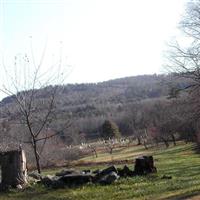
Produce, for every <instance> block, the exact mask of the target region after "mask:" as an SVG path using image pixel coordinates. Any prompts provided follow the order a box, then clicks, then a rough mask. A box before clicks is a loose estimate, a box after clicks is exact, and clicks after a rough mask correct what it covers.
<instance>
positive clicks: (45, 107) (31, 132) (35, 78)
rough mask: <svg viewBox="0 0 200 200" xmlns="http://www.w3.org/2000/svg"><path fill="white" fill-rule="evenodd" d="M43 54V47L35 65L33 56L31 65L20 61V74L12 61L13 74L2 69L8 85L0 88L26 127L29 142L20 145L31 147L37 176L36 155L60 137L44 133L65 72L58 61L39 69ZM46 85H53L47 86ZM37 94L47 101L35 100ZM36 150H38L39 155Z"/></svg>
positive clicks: (24, 59)
mask: <svg viewBox="0 0 200 200" xmlns="http://www.w3.org/2000/svg"><path fill="white" fill-rule="evenodd" d="M45 50H46V47H45V48H44V51H43V53H42V56H41V59H40V62H39V64H38V65H37V64H36V62H35V59H34V56H33V55H32V62H31V61H30V59H29V58H28V56H27V55H25V56H24V57H23V58H22V60H23V61H24V66H25V67H24V69H23V71H22V70H21V68H22V66H21V63H20V66H18V64H17V60H18V58H17V57H15V61H14V70H13V71H8V70H7V68H6V66H4V69H5V76H6V77H7V79H8V83H7V84H4V85H3V87H2V88H1V89H0V90H1V91H2V92H3V93H4V94H6V95H8V96H10V95H12V96H13V98H14V99H15V105H16V109H17V110H18V113H20V116H19V117H18V120H19V122H20V123H21V125H22V126H24V127H26V130H27V135H28V136H29V138H30V140H27V141H22V142H25V143H28V144H30V145H31V146H32V148H33V153H34V155H35V162H36V167H37V170H38V172H39V173H41V166H40V154H41V153H42V149H43V147H44V145H45V143H46V140H48V139H50V138H52V137H54V136H56V135H58V134H59V133H60V132H55V133H53V134H48V129H49V127H50V124H51V123H52V121H53V120H54V119H55V118H56V117H55V108H56V107H55V106H56V97H57V95H58V93H59V92H60V89H61V86H60V87H59V86H58V85H57V84H61V83H62V82H63V80H64V79H65V78H66V77H65V75H66V72H65V71H64V70H63V69H62V60H61V58H59V62H58V65H56V66H53V67H52V66H51V67H50V68H47V69H43V68H42V64H43V60H44V55H45ZM27 68H28V69H27ZM50 84H56V85H55V86H49V85H50ZM39 89H40V90H39ZM41 92H43V94H44V95H46V96H48V99H45V100H43V99H41V98H40V97H39V94H40V93H41ZM39 146H42V148H41V149H40V151H39Z"/></svg>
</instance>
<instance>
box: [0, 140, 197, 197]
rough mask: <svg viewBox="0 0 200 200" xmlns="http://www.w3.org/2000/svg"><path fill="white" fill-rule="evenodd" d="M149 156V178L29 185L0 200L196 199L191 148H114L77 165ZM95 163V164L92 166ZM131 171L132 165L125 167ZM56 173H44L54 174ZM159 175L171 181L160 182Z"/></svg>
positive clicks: (179, 146)
mask: <svg viewBox="0 0 200 200" xmlns="http://www.w3.org/2000/svg"><path fill="white" fill-rule="evenodd" d="M141 154H151V155H153V156H154V158H155V165H156V167H157V170H158V173H157V174H154V175H149V176H142V177H139V176H137V177H133V178H127V179H125V178H124V179H120V180H119V181H117V182H115V183H114V184H112V185H109V186H101V185H86V186H82V187H78V188H66V189H58V190H53V189H47V188H45V187H43V186H41V185H34V186H30V187H29V188H27V189H26V190H24V191H20V192H19V191H17V190H12V191H10V192H8V193H2V194H0V200H14V199H20V200H24V199H30V200H36V199H41V200H53V199H55V200H64V199H65V200H104V199H105V200H121V199H123V200H132V199H140V200H143V199H149V200H154V199H155V200H156V199H200V196H198V195H200V154H197V153H196V151H195V145H193V144H183V143H178V145H177V146H175V147H170V148H168V149H165V148H164V147H160V148H152V149H149V150H145V149H144V148H143V147H141V146H135V147H130V148H119V149H116V150H115V152H114V154H113V155H112V156H110V155H109V154H108V153H100V154H99V156H98V158H93V156H88V157H85V158H82V159H81V160H79V163H87V162H90V163H91V162H93V163H94V165H93V167H90V168H104V167H105V165H98V164H99V163H101V162H104V161H107V162H109V161H111V162H113V161H116V160H125V161H127V163H130V160H133V158H134V157H137V156H138V155H141ZM95 164H96V165H95ZM129 167H130V168H132V169H133V164H129ZM55 171H56V170H51V171H49V170H48V171H46V172H45V173H54V172H55ZM163 175H167V176H171V177H172V179H163V178H162V177H163Z"/></svg>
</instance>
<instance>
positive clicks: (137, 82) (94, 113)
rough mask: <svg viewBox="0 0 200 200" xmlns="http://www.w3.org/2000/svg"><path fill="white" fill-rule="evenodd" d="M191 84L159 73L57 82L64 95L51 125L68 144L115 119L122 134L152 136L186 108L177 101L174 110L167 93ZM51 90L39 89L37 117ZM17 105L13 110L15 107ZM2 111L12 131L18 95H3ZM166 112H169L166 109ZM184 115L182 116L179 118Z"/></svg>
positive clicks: (94, 136) (94, 133)
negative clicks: (91, 81)
mask: <svg viewBox="0 0 200 200" xmlns="http://www.w3.org/2000/svg"><path fill="white" fill-rule="evenodd" d="M188 85H189V83H188V81H187V80H186V79H183V78H182V79H177V78H176V77H175V75H173V74H171V75H156V74H155V75H143V76H136V77H128V78H121V79H116V80H111V81H107V82H103V83H97V84H74V85H73V84H70V85H64V86H58V87H59V90H58V91H59V93H58V94H57V97H56V104H55V107H54V111H55V112H54V115H55V118H56V120H55V122H53V123H52V124H51V126H50V127H49V129H52V130H53V131H60V132H62V134H60V138H61V140H63V142H66V143H68V144H69V143H74V142H75V143H77V142H78V141H77V138H80V137H79V134H80V133H81V134H82V135H84V137H85V139H86V140H90V139H97V138H99V137H100V132H101V126H102V124H103V122H104V121H105V120H107V119H111V120H113V121H114V122H116V124H117V125H118V127H119V130H120V132H121V135H122V136H130V135H141V136H142V137H144V132H145V134H147V128H149V127H158V125H159V129H161V127H160V126H161V124H163V123H164V121H165V122H168V123H170V122H169V119H170V118H171V119H172V118H174V117H175V115H174V114H172V110H176V109H179V110H182V109H181V108H178V107H177V105H182V104H183V103H182V102H179V103H178V101H181V100H176V101H177V103H176V109H175V108H174V106H175V105H174V103H172V102H174V99H173V100H169V99H168V97H169V95H171V97H172V98H174V97H175V99H176V98H177V97H176V95H177V94H176V90H175V88H176V89H177V88H179V89H183V88H185V87H187V86H188ZM52 88H53V86H49V87H46V88H43V89H40V90H39V91H38V92H37V98H38V104H37V106H36V107H35V110H34V112H35V115H38V116H39V115H42V113H43V112H44V111H45V109H46V108H45V101H47V99H48V93H49V91H50V90H52ZM24 92H28V91H24ZM41 102H42V103H41ZM8 107H9V109H7V108H8ZM12 107H13V109H10V108H12ZM0 109H1V116H0V117H1V121H5V120H6V121H9V122H10V124H11V125H10V129H9V130H10V134H11V135H13V133H14V132H15V131H14V130H16V127H17V125H16V124H15V121H16V120H19V118H20V111H19V109H18V108H16V107H15V102H14V98H13V97H12V96H11V97H7V98H5V99H3V100H2V101H1V103H0ZM11 110H12V111H11ZM167 111H168V112H169V113H165V112H167ZM170 112H171V113H170ZM176 115H178V114H176ZM176 117H177V116H176ZM181 117H182V114H180V117H177V118H181ZM154 118H155V119H154ZM160 120H161V121H162V122H161V121H160ZM166 120H167V121H166ZM176 120H178V119H176ZM172 121H173V120H172ZM68 122H70V127H69V128H67V129H66V128H65V124H66V123H68ZM14 127H15V128H14ZM12 132H13V133H12ZM72 138H73V139H72ZM138 138H139V137H138ZM162 138H164V136H163V137H162Z"/></svg>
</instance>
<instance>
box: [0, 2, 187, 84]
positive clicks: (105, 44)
mask: <svg viewBox="0 0 200 200" xmlns="http://www.w3.org/2000/svg"><path fill="white" fill-rule="evenodd" d="M184 9H185V0H0V59H1V60H0V72H1V70H2V66H6V67H7V66H8V67H10V69H12V67H13V63H14V61H13V59H14V56H15V55H21V54H26V53H27V54H28V52H32V54H33V55H34V58H35V60H36V61H35V62H36V63H39V61H40V58H41V55H42V54H43V52H45V58H44V59H45V60H47V61H46V62H44V64H43V65H44V66H43V67H44V68H45V67H47V66H46V65H51V62H55V60H56V59H58V58H59V57H61V55H62V64H63V65H65V66H66V67H67V70H69V75H68V76H67V78H66V79H65V83H89V82H100V81H105V80H109V79H115V78H120V77H126V76H134V75H139V74H153V73H162V71H163V68H162V64H163V51H164V49H165V48H166V43H167V42H169V41H170V39H171V38H173V37H174V35H176V34H177V25H178V22H179V21H180V19H181V15H182V14H183V11H184ZM2 60H3V61H2ZM53 60H54V61H53ZM2 62H3V65H2Z"/></svg>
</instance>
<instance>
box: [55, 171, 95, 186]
mask: <svg viewBox="0 0 200 200" xmlns="http://www.w3.org/2000/svg"><path fill="white" fill-rule="evenodd" d="M59 180H61V181H63V182H64V183H65V184H66V185H67V186H78V185H82V184H85V183H89V182H92V180H93V176H92V175H91V174H69V175H65V176H62V177H61V178H60V179H59Z"/></svg>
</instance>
